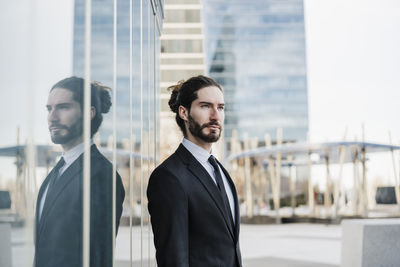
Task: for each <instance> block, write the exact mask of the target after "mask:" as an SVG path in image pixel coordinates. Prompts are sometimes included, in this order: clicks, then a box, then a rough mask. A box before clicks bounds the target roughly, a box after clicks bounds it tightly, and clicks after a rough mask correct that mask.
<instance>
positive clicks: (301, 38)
mask: <svg viewBox="0 0 400 267" xmlns="http://www.w3.org/2000/svg"><path fill="white" fill-rule="evenodd" d="M203 17H204V18H203V22H204V25H205V26H204V28H205V29H204V33H205V53H206V67H207V72H208V74H209V75H210V76H211V77H212V78H214V79H215V80H216V81H218V82H219V83H220V84H222V85H223V87H224V90H225V101H226V117H225V138H226V140H227V141H228V140H229V138H230V137H231V135H232V131H233V130H234V129H237V130H238V133H239V137H242V136H243V134H244V133H246V132H247V133H248V134H249V137H257V138H258V140H264V136H265V134H266V133H268V134H270V136H271V137H272V140H275V139H276V132H277V131H276V130H277V128H282V129H283V138H284V140H291V141H304V140H305V139H306V136H307V131H308V107H307V75H306V52H305V30H304V9H303V1H302V0H284V1H282V0H230V1H227V0H203Z"/></svg>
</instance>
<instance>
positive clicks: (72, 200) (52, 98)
mask: <svg viewBox="0 0 400 267" xmlns="http://www.w3.org/2000/svg"><path fill="white" fill-rule="evenodd" d="M83 87H84V80H83V79H81V78H77V77H71V78H67V79H64V80H61V81H60V82H58V83H57V84H55V85H54V86H53V87H52V89H51V91H50V93H49V97H48V101H47V105H46V107H47V110H48V117H47V120H48V125H49V131H50V136H51V140H52V141H53V143H55V144H60V145H61V147H62V149H63V154H62V157H61V159H60V160H59V162H58V163H57V165H56V167H55V168H54V169H53V170H52V171H51V172H50V173H49V175H48V176H47V178H46V179H45V180H44V182H43V184H42V185H41V187H40V190H39V195H38V199H37V205H36V228H35V233H36V235H35V259H34V265H35V266H36V267H47V266H48V267H54V266H57V267H63V266H65V267H67V266H68V267H71V266H82V253H83V245H82V236H83V228H82V225H83V215H82V213H83V206H82V199H83V152H84V144H83V136H82V133H83V125H82V123H83ZM108 89H109V88H107V87H104V86H101V85H100V84H98V83H92V84H91V136H92V137H93V135H94V134H95V133H96V132H97V130H98V129H99V127H100V124H101V122H102V120H103V117H102V113H107V112H108V110H109V109H110V106H111V98H110V94H109V91H108ZM91 143H92V145H91V152H90V153H91V156H90V157H91V160H90V179H91V182H90V183H91V189H90V266H112V243H113V241H112V240H113V236H112V217H113V214H112V195H113V192H112V164H111V163H110V162H109V161H108V160H107V159H106V158H105V157H104V156H103V155H102V154H101V153H100V152H99V150H98V149H97V147H96V145H94V144H93V141H92V140H91ZM124 197H125V191H124V188H123V185H122V181H121V177H120V176H119V175H118V173H117V183H116V206H115V216H116V228H117V229H118V225H119V219H120V217H121V213H122V203H123V200H124Z"/></svg>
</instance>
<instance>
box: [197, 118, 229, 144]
mask: <svg viewBox="0 0 400 267" xmlns="http://www.w3.org/2000/svg"><path fill="white" fill-rule="evenodd" d="M211 125H216V126H219V127H220V130H219V132H216V131H210V133H209V134H205V133H203V129H204V128H206V127H209V126H211ZM189 131H190V133H191V134H192V135H193V136H194V137H198V138H199V139H201V140H202V141H204V142H207V143H214V142H217V141H218V139H219V138H220V137H221V132H222V126H221V125H220V124H219V123H218V122H217V121H210V122H208V123H204V124H203V125H200V124H199V123H198V122H197V121H196V120H195V119H194V118H193V117H192V116H190V114H189Z"/></svg>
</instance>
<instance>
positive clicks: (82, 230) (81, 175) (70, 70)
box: [0, 0, 164, 267]
mask: <svg viewBox="0 0 400 267" xmlns="http://www.w3.org/2000/svg"><path fill="white" fill-rule="evenodd" d="M88 3H89V4H90V5H89V6H88ZM163 5H164V3H163V0H131V1H130V0H119V1H117V0H92V1H86V0H76V1H58V2H54V3H53V2H48V1H47V2H46V3H44V2H40V1H39V2H38V1H27V0H23V1H20V2H18V3H13V4H10V5H9V6H8V7H6V4H5V3H4V4H2V5H1V7H2V9H1V10H2V11H3V12H2V17H3V18H4V21H2V26H6V25H21V27H17V28H16V29H15V31H14V30H13V31H9V30H6V31H4V34H5V35H4V36H5V38H6V39H7V42H5V43H4V45H5V47H6V48H7V49H4V51H5V50H8V51H10V52H9V53H10V56H9V57H7V58H6V63H3V64H2V67H3V68H4V66H5V65H9V70H8V73H9V75H3V76H2V77H1V80H2V82H5V85H6V87H8V88H9V89H10V90H9V92H8V93H7V94H8V95H9V96H8V97H9V99H10V101H6V102H8V103H7V105H3V106H2V108H1V112H2V114H3V115H4V114H8V115H7V117H8V116H9V118H7V121H3V118H4V117H2V123H3V124H4V126H6V127H5V128H4V129H7V132H6V133H7V136H6V135H4V136H2V137H3V138H1V141H0V166H1V168H0V169H1V171H0V266H2V267H11V266H13V267H22V266H49V267H50V266H60V267H62V266H78V267H79V266H85V267H86V266H124V265H132V264H134V265H139V264H140V265H141V266H151V265H154V264H153V262H152V259H154V254H155V252H154V247H153V240H152V233H151V228H150V226H149V223H148V222H149V215H148V212H147V197H146V194H145V192H146V187H147V181H148V178H149V176H150V173H151V171H152V170H153V169H154V168H155V166H156V165H157V164H158V163H159V161H160V153H159V147H160V128H159V124H160V86H159V85H160V67H159V66H160V51H161V49H160V47H161V41H160V35H161V30H162V26H163V19H164V14H163V12H164V10H163ZM69 23H70V24H69ZM6 28H7V29H8V28H9V26H7V27H2V28H1V29H2V30H3V29H4V30H5V29H6ZM89 29H90V30H89ZM88 33H89V34H88ZM88 40H90V42H88ZM21 51H22V52H21ZM21 66H23V67H21ZM2 73H5V72H2ZM6 76H9V77H6ZM9 85H12V86H9ZM2 93H4V92H2ZM7 94H6V95H7ZM6 95H3V94H2V97H6ZM17 96H18V97H17ZM18 98H19V100H17V99H18ZM20 102H21V104H20ZM11 132H12V134H11Z"/></svg>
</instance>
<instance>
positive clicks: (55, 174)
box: [47, 157, 65, 195]
mask: <svg viewBox="0 0 400 267" xmlns="http://www.w3.org/2000/svg"><path fill="white" fill-rule="evenodd" d="M64 164H65V160H64V158H63V157H61V159H60V160H59V161H58V162H57V164H56V166H55V167H54V169H53V175H52V176H51V179H50V182H49V189H48V190H47V191H48V192H47V195H48V194H49V192H50V190H52V188H53V187H54V185H55V184H56V182H57V179H58V177H59V173H60V169H61V168H62V166H64Z"/></svg>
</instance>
